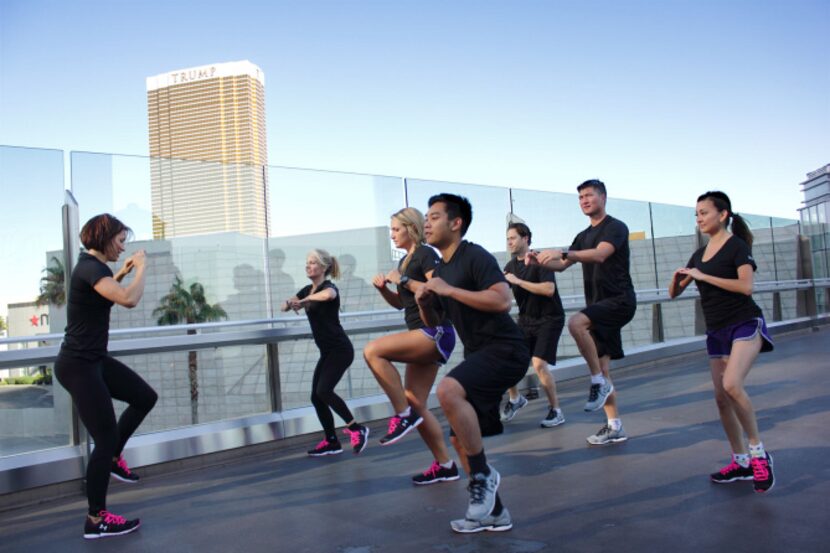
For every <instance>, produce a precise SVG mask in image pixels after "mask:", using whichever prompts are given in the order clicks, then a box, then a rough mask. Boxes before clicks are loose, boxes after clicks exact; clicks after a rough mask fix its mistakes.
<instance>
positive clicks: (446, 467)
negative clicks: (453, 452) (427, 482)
mask: <svg viewBox="0 0 830 553" xmlns="http://www.w3.org/2000/svg"><path fill="white" fill-rule="evenodd" d="M438 464H439V465H441V466H442V467H444V468H445V469H451V468H452V465H453V462H452V459H450V460H449V461H447V462H446V463H438Z"/></svg>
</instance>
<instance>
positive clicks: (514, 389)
mask: <svg viewBox="0 0 830 553" xmlns="http://www.w3.org/2000/svg"><path fill="white" fill-rule="evenodd" d="M507 396H508V397H509V398H510V401H512V402H514V403H515V402H516V401H519V387H518V386H511V387H510V388H508V389H507Z"/></svg>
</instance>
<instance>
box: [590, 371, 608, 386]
mask: <svg viewBox="0 0 830 553" xmlns="http://www.w3.org/2000/svg"><path fill="white" fill-rule="evenodd" d="M591 384H599V385H600V386H602V385H603V384H605V377H604V376H602V375H601V374H592V375H591Z"/></svg>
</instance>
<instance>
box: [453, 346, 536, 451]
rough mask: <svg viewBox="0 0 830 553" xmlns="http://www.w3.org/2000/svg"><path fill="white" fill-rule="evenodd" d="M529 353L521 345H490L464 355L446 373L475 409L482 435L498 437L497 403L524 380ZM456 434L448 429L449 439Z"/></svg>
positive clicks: (499, 430)
mask: <svg viewBox="0 0 830 553" xmlns="http://www.w3.org/2000/svg"><path fill="white" fill-rule="evenodd" d="M529 364H530V351H529V350H528V349H527V345H526V344H524V343H523V342H508V343H494V344H489V345H487V346H485V347H483V348H481V349H480V350H478V351H476V352H474V353H471V354H469V355H467V356H466V357H465V358H464V361H462V362H461V363H460V364H458V365H457V366H456V367H455V368H454V369H452V370H451V371H450V372H448V373H447V376H448V377H452V378H454V379H455V380H457V381H458V382H459V383H460V384H461V387H462V388H464V392H465V393H466V394H467V401H468V402H470V404H471V405H472V406H473V409H475V412H476V416H477V417H478V425H479V428H480V429H481V435H482V436H494V435H496V434H501V433H502V432H503V431H504V427H503V426H502V424H501V419H500V415H499V404H500V403H501V398H502V396H503V395H504V392H506V391H507V389H508V388H510V387H511V386H515V385H516V384H518V383H519V381H521V379H522V378H524V376H525V374H527V367H528V365H529ZM454 435H455V433H454V432H453V431H452V429H450V436H454Z"/></svg>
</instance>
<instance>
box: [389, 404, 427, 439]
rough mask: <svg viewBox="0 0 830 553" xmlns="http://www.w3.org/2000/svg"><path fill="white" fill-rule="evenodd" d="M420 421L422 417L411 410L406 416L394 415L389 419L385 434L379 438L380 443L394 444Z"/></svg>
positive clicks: (422, 420)
mask: <svg viewBox="0 0 830 553" xmlns="http://www.w3.org/2000/svg"><path fill="white" fill-rule="evenodd" d="M422 422H424V419H423V418H422V417H421V416H420V415H419V414H418V413H416V412H415V411H412V412H411V413H410V414H409V416H408V417H400V416H398V415H395V416H394V417H392V418H391V419H389V431H388V432H387V433H386V436H384V437H383V438H381V439H380V445H391V444H394V443H395V442H397V441H398V440H400V439H401V438H403V437H404V436H406V435H407V434H408V433H409V431H410V430H412V429H413V428H417V427H418V425H419V424H421V423H422Z"/></svg>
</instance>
